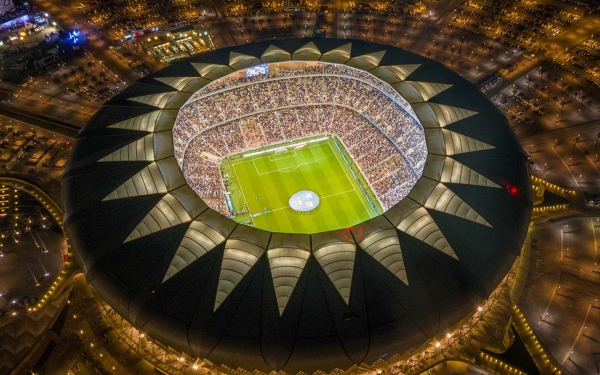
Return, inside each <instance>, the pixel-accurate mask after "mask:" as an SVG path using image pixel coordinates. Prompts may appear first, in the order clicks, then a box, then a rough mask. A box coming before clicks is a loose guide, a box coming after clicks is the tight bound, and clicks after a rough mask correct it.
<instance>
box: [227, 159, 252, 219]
mask: <svg viewBox="0 0 600 375" xmlns="http://www.w3.org/2000/svg"><path fill="white" fill-rule="evenodd" d="M231 167H232V169H233V174H235V179H236V180H237V184H238V187H239V189H240V193H242V198H244V204H245V205H246V207H248V214H250V221H251V222H252V223H253V224H254V220H252V212H250V206H249V205H248V200H247V199H246V195H245V194H244V189H242V184H241V183H240V179H239V178H238V175H237V171H236V170H235V164H231Z"/></svg>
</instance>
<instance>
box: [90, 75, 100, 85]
mask: <svg viewBox="0 0 600 375" xmlns="http://www.w3.org/2000/svg"><path fill="white" fill-rule="evenodd" d="M90 81H92V83H94V84H95V83H97V82H98V77H96V76H94V75H93V76H91V77H90Z"/></svg>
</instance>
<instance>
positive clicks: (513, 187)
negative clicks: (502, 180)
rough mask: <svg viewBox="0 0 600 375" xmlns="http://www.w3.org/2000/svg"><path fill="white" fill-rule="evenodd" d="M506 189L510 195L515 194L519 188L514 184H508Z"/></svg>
mask: <svg viewBox="0 0 600 375" xmlns="http://www.w3.org/2000/svg"><path fill="white" fill-rule="evenodd" d="M507 190H508V192H509V193H511V194H512V195H517V194H518V193H519V189H518V188H517V187H516V186H508V187H507Z"/></svg>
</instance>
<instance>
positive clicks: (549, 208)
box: [533, 204, 569, 212]
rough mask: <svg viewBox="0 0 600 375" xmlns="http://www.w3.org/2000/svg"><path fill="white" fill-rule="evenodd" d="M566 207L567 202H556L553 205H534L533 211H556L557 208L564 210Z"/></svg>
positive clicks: (567, 206)
mask: <svg viewBox="0 0 600 375" xmlns="http://www.w3.org/2000/svg"><path fill="white" fill-rule="evenodd" d="M568 208H569V205H568V204H557V205H554V206H544V207H534V209H533V212H547V211H558V210H566V209H568Z"/></svg>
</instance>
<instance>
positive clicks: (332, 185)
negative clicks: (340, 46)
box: [173, 61, 427, 234]
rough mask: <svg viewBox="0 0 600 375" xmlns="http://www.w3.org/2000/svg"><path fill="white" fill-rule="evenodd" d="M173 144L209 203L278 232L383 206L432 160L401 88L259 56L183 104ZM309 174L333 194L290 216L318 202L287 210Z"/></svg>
mask: <svg viewBox="0 0 600 375" xmlns="http://www.w3.org/2000/svg"><path fill="white" fill-rule="evenodd" d="M173 145H174V155H175V158H176V161H177V163H178V164H179V167H180V168H181V170H182V172H183V176H184V178H185V180H186V182H187V183H188V185H189V186H190V187H191V188H192V189H193V190H194V191H195V192H196V194H197V195H198V196H199V197H200V198H202V199H203V200H204V202H205V203H206V204H207V205H208V206H209V207H210V208H212V209H214V210H215V211H217V212H219V213H221V214H222V215H225V216H227V217H229V218H231V219H233V220H234V221H236V222H238V223H242V224H247V225H250V226H254V227H257V228H261V229H264V230H268V231H271V232H283V233H288V232H292V233H301V231H302V233H307V234H311V233H318V232H323V231H326V230H335V229H341V228H347V227H351V226H354V225H357V224H359V223H361V222H363V221H365V220H368V219H370V218H373V217H375V216H378V215H381V214H383V213H384V212H386V211H387V210H389V209H390V208H391V207H393V206H394V205H396V204H397V203H398V202H400V201H401V200H402V199H404V198H405V197H406V196H407V195H408V193H409V192H410V191H411V189H412V187H413V186H414V185H415V184H416V182H417V181H418V180H419V178H420V177H421V175H422V173H423V168H424V165H425V161H426V159H427V145H426V140H425V132H424V129H423V127H422V125H421V123H420V122H419V120H418V118H417V116H416V114H415V111H414V110H413V108H412V106H411V105H410V104H409V103H408V101H407V100H406V99H405V98H404V97H403V96H402V95H400V94H399V93H398V91H396V89H394V88H393V87H392V86H391V85H389V84H388V83H386V82H384V81H383V80H382V79H380V78H378V77H376V76H375V75H373V74H371V73H369V72H366V71H363V70H360V69H357V68H354V67H351V66H347V65H343V64H335V63H326V62H320V61H319V62H315V61H287V62H280V63H270V64H259V65H255V66H251V67H249V68H246V69H242V70H238V71H232V72H231V73H229V74H227V75H225V76H223V77H221V78H218V79H216V80H214V81H212V82H211V83H209V84H207V85H205V86H204V87H202V88H200V89H199V90H198V91H196V92H195V93H194V94H193V95H192V96H191V97H190V98H189V99H188V100H187V101H186V103H185V104H184V105H183V106H182V107H181V109H180V110H179V113H178V115H177V119H176V121H175V124H174V127H173ZM307 184H308V186H311V190H312V191H313V192H314V194H315V195H320V196H321V197H331V198H327V201H324V202H323V205H321V209H320V210H319V214H318V215H316V214H308V215H302V217H296V218H294V217H292V216H290V215H293V214H296V215H297V214H298V212H303V213H307V212H310V211H312V210H311V209H308V207H306V206H304V207H302V208H301V209H298V210H296V209H295V211H296V212H294V211H292V210H284V209H283V208H286V207H287V206H288V203H289V202H288V201H287V199H286V198H285V197H289V196H291V195H292V194H294V193H295V192H297V191H298V190H300V189H302V188H303V185H304V186H307ZM334 202H345V205H344V206H341V205H339V204H334ZM289 206H291V207H292V208H294V206H292V204H291V203H290V204H289ZM267 213H269V214H268V215H267ZM271 213H272V214H271ZM311 215H312V216H314V217H311ZM315 215H316V216H315ZM298 220H299V221H301V222H302V224H303V225H292V224H291V223H293V222H297V221H298Z"/></svg>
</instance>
